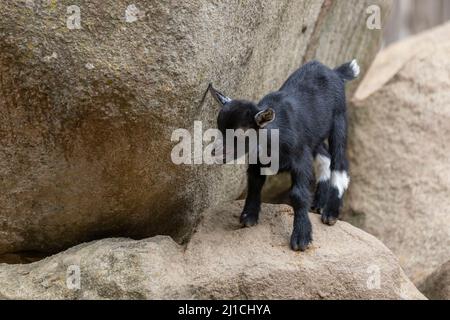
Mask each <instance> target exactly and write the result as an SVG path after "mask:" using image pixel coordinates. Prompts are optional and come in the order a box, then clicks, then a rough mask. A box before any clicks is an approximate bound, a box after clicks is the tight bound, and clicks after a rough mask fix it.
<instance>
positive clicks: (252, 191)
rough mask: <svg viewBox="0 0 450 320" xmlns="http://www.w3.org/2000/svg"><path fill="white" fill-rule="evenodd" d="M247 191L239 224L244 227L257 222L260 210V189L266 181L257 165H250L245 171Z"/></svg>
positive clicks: (251, 225)
mask: <svg viewBox="0 0 450 320" xmlns="http://www.w3.org/2000/svg"><path fill="white" fill-rule="evenodd" d="M247 179H248V191H247V198H246V200H245V206H244V211H243V212H242V215H241V224H242V225H243V226H244V227H253V226H254V225H256V224H257V223H258V218H259V212H260V210H261V190H262V188H263V186H264V183H265V182H266V176H263V175H261V168H260V166H258V165H250V166H249V167H248V171H247Z"/></svg>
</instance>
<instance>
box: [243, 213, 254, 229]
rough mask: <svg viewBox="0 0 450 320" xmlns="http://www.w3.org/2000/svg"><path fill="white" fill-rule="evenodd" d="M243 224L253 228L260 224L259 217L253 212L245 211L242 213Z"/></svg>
mask: <svg viewBox="0 0 450 320" xmlns="http://www.w3.org/2000/svg"><path fill="white" fill-rule="evenodd" d="M240 221H241V225H242V226H243V227H245V228H251V227H254V226H256V225H257V224H258V217H257V216H255V215H252V214H246V213H243V214H242V215H241V220H240Z"/></svg>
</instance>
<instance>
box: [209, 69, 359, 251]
mask: <svg viewBox="0 0 450 320" xmlns="http://www.w3.org/2000/svg"><path fill="white" fill-rule="evenodd" d="M359 72H360V68H359V66H358V63H357V61H356V60H353V61H352V62H349V63H346V64H344V65H342V66H340V67H338V68H337V69H335V70H332V69H330V68H328V67H326V66H324V65H323V64H321V63H319V62H317V61H312V62H309V63H307V64H305V65H304V66H302V67H301V68H300V69H298V70H297V71H296V72H294V73H293V74H292V75H291V76H290V77H289V79H288V80H287V81H286V83H285V84H284V85H283V86H282V87H281V89H280V90H279V91H277V92H274V93H270V94H269V95H267V96H266V97H264V98H263V99H262V100H261V101H260V102H259V103H258V104H255V103H252V102H249V101H243V100H234V99H230V98H228V97H227V96H225V95H224V94H222V93H220V92H219V91H217V90H215V89H214V88H213V87H212V86H210V91H211V93H212V95H213V96H214V98H215V99H216V100H217V101H218V102H219V103H220V105H221V106H222V109H221V111H220V114H219V117H218V127H219V130H220V131H222V133H224V132H225V130H227V129H235V130H236V129H244V130H247V129H255V130H260V129H262V128H264V129H267V130H268V131H270V130H274V129H278V130H279V153H280V154H279V168H280V169H279V172H284V171H288V172H290V174H291V177H292V187H291V191H290V198H291V202H292V206H293V208H294V212H295V216H294V229H293V233H292V236H291V248H292V249H293V250H295V251H298V250H300V251H304V250H306V249H307V248H308V246H309V244H310V243H311V241H312V227H311V222H310V220H309V216H308V211H309V209H310V208H311V207H313V208H314V209H316V210H318V211H319V212H320V213H321V215H322V222H323V223H325V224H328V225H334V224H335V223H336V221H337V219H338V217H339V210H340V208H341V206H342V198H343V196H344V192H345V191H346V189H347V188H348V184H349V181H350V179H349V176H348V161H347V158H346V154H345V153H346V144H347V111H346V98H345V82H346V81H350V80H353V79H355V78H357V77H358V75H359ZM314 161H315V162H316V164H317V166H316V168H318V170H317V171H318V172H316V181H317V187H316V194H315V196H314V199H312V197H311V185H312V183H313V181H314ZM260 169H261V164H250V165H249V168H248V193H247V199H246V202H245V207H244V210H243V212H242V215H241V223H242V224H243V225H244V226H246V227H251V226H254V225H255V224H256V223H257V222H258V217H259V212H260V209H261V190H262V187H263V185H264V183H265V181H266V176H264V175H262V174H261V171H260Z"/></svg>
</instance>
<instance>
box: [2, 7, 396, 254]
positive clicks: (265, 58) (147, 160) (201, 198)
mask: <svg viewBox="0 0 450 320" xmlns="http://www.w3.org/2000/svg"><path fill="white" fill-rule="evenodd" d="M76 3H77V4H78V8H79V10H80V17H81V21H80V24H81V29H73V28H72V27H74V26H76V24H74V20H73V19H72V18H74V17H73V15H74V14H75V12H76V8H71V9H70V10H69V13H67V11H68V10H67V9H68V7H69V6H70V5H73V4H74V3H73V2H71V1H68V0H64V1H40V0H39V1H38V0H36V1H22V0H11V1H1V2H0V74H1V82H0V90H1V95H0V254H1V253H5V252H15V251H50V252H55V251H57V250H61V249H63V248H67V247H69V246H72V245H74V244H77V243H80V242H83V241H87V240H92V239H99V238H102V237H109V236H126V237H134V238H142V237H147V236H150V235H155V234H169V235H172V236H173V237H174V238H176V239H177V240H183V239H186V238H188V237H189V234H190V232H191V231H192V226H193V225H195V222H196V221H197V219H198V214H199V212H201V211H202V210H203V209H204V208H206V207H209V206H210V205H211V204H215V203H218V202H220V201H225V200H230V199H236V198H237V197H238V196H239V194H240V193H241V192H242V190H243V187H244V183H243V176H244V175H243V171H244V169H243V168H236V167H230V166H225V167H211V166H196V167H180V166H175V165H174V164H172V162H171V158H170V152H171V150H172V147H173V146H174V145H175V143H173V142H171V141H170V138H171V134H172V131H173V130H174V129H177V128H187V129H190V130H192V127H193V123H194V120H202V121H203V125H204V127H205V128H210V127H214V126H215V118H216V115H217V107H216V106H215V104H214V103H213V102H212V100H211V99H210V98H208V99H207V101H206V103H205V104H201V100H202V97H203V93H204V91H205V90H206V88H207V86H208V83H209V82H214V83H215V84H216V86H218V87H219V88H220V89H222V90H224V91H226V92H227V93H228V94H229V95H232V96H239V97H242V98H247V99H257V98H260V97H261V96H262V95H263V94H265V93H267V92H269V91H271V90H273V89H276V88H278V87H279V86H280V85H281V84H282V82H283V81H284V80H285V79H286V77H287V76H288V75H289V74H290V72H292V71H293V70H295V69H296V68H297V67H298V66H299V65H300V64H301V63H302V62H303V61H305V60H306V59H311V58H314V57H317V58H319V59H321V60H322V61H324V62H325V63H328V64H331V65H337V64H339V63H342V62H344V61H346V60H348V59H350V58H353V57H357V58H360V60H361V63H362V65H366V66H368V65H369V64H370V62H371V60H372V58H373V56H374V54H375V52H376V51H377V48H378V45H379V41H380V32H379V31H372V30H368V29H367V28H365V23H364V20H365V19H366V13H365V9H366V7H367V6H368V5H369V4H374V3H375V4H379V5H380V6H381V7H382V9H383V14H384V15H385V14H386V13H387V12H388V9H389V7H390V3H391V1H390V0H376V1H356V2H355V1H329V0H326V1H325V0H305V1H292V0H280V1H263V0H249V1H237V0H233V1H222V0H220V1H217V0H214V1H213V0H190V1H139V0H137V1H133V4H134V7H131V8H128V10H127V7H128V6H129V5H130V1H125V0H101V1H100V0H95V1H77V2H76ZM126 12H128V13H126ZM68 18H70V19H69V26H71V28H72V29H68V28H67V24H68V21H67V20H68ZM75 19H76V17H75ZM349 34H351V36H349Z"/></svg>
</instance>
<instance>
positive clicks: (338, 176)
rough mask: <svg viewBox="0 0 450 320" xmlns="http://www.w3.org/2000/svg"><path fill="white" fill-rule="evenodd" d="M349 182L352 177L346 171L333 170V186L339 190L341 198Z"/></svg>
mask: <svg viewBox="0 0 450 320" xmlns="http://www.w3.org/2000/svg"><path fill="white" fill-rule="evenodd" d="M349 183H350V177H349V176H348V173H347V172H346V171H333V172H332V173H331V186H332V187H334V188H336V189H337V190H338V192H339V198H342V196H343V195H344V192H345V190H347V188H348V185H349Z"/></svg>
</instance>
